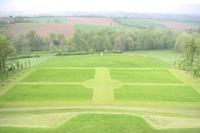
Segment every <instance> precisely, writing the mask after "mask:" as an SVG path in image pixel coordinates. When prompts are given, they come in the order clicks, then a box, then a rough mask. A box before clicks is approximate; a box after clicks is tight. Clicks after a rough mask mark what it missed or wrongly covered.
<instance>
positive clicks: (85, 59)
mask: <svg viewBox="0 0 200 133" xmlns="http://www.w3.org/2000/svg"><path fill="white" fill-rule="evenodd" d="M168 52H170V51H163V53H162V52H161V51H160V52H157V56H158V57H159V58H155V56H156V55H152V54H151V53H147V54H145V52H144V51H141V52H136V53H135V54H134V53H123V54H104V55H100V54H91V55H81V56H80V55H73V56H55V57H52V58H51V59H48V60H45V61H43V62H42V63H40V64H38V65H35V66H33V67H31V68H29V69H28V70H27V71H26V72H24V73H22V74H21V75H18V77H17V78H16V79H15V81H13V82H12V83H11V82H9V83H8V84H11V85H8V86H6V85H3V86H2V85H1V86H0V89H3V90H5V91H0V132H2V133H4V132H5V133H13V131H14V132H16V133H27V132H28V133H63V132H67V133H74V132H77V133H94V132H95V133H102V132H103V133H119V132H120V133H133V132H134V133H199V132H200V89H199V79H196V80H193V81H191V79H190V77H189V76H188V74H186V73H183V72H182V71H178V70H175V69H174V68H172V66H171V64H170V63H169V62H171V61H168V60H166V58H167V56H168V54H165V53H168ZM162 55H163V56H162ZM160 56H162V58H160ZM165 56H166V57H165ZM175 56H177V55H175ZM17 79H18V80H17Z"/></svg>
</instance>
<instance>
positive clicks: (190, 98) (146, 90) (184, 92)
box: [114, 85, 200, 102]
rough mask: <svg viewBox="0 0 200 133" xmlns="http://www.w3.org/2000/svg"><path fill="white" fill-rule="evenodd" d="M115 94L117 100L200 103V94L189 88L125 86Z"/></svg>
mask: <svg viewBox="0 0 200 133" xmlns="http://www.w3.org/2000/svg"><path fill="white" fill-rule="evenodd" d="M114 94H115V99H116V100H132V101H151V102H156V101H166V102H200V94H199V93H198V92H196V91H194V90H193V89H192V88H191V87H189V86H144V85H125V86H123V87H121V88H119V89H116V90H115V91H114Z"/></svg>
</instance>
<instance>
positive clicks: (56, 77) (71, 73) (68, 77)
mask: <svg viewBox="0 0 200 133" xmlns="http://www.w3.org/2000/svg"><path fill="white" fill-rule="evenodd" d="M91 78H94V69H37V70H36V71H33V72H32V73H31V74H30V75H28V76H27V77H26V78H25V79H24V80H22V81H24V82H81V81H85V80H88V79H91Z"/></svg>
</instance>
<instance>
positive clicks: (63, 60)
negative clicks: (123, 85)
mask: <svg viewBox="0 0 200 133" xmlns="http://www.w3.org/2000/svg"><path fill="white" fill-rule="evenodd" d="M41 66H42V67H114V68H120V67H122V68H138V67H139V68H146V67H148V68H166V67H169V66H168V65H167V64H166V63H164V62H162V61H160V60H158V59H154V58H148V57H142V56H134V55H127V54H104V55H103V56H101V55H97V54H92V55H81V56H64V57H63V56H60V57H54V58H52V59H50V60H48V61H46V62H44V63H43V64H41Z"/></svg>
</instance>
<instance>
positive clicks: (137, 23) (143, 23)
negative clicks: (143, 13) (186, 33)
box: [117, 18, 166, 29]
mask: <svg viewBox="0 0 200 133" xmlns="http://www.w3.org/2000/svg"><path fill="white" fill-rule="evenodd" d="M117 21H118V22H119V23H120V24H122V25H127V26H131V27H135V28H139V29H143V28H151V27H154V28H162V29H164V28H166V27H165V26H164V25H162V24H160V23H158V22H156V21H155V20H152V19H138V18H120V19H117Z"/></svg>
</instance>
